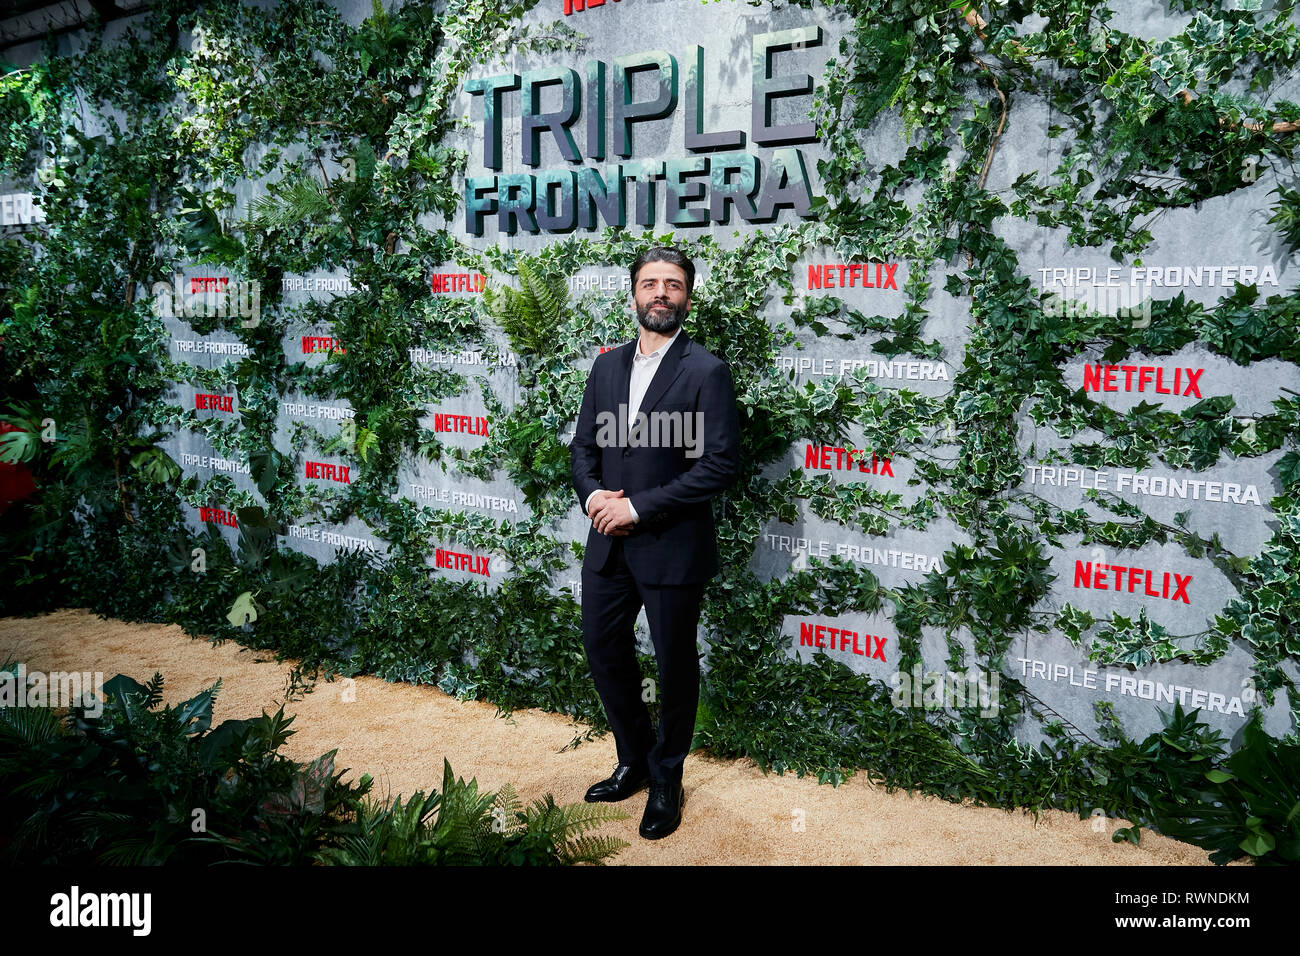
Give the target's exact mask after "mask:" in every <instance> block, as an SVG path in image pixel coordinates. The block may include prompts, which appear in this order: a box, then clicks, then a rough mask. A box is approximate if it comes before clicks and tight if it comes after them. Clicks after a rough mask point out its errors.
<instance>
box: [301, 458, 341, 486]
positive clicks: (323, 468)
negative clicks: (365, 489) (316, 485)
mask: <svg viewBox="0 0 1300 956" xmlns="http://www.w3.org/2000/svg"><path fill="white" fill-rule="evenodd" d="M306 471H307V477H308V478H320V479H322V480H324V481H337V482H339V483H340V484H344V485H350V484H352V479H351V478H349V477H348V466H347V465H331V464H330V463H329V462H325V461H308V462H306Z"/></svg>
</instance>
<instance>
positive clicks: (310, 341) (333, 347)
mask: <svg viewBox="0 0 1300 956" xmlns="http://www.w3.org/2000/svg"><path fill="white" fill-rule="evenodd" d="M347 351H348V350H347V349H345V348H344V347H343V346H342V345H340V344H339V341H338V339H336V338H333V337H332V336H328V335H304V336H303V337H302V354H303V355H313V354H315V353H316V352H338V353H339V354H340V355H346V354H347Z"/></svg>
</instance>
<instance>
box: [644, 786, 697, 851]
mask: <svg viewBox="0 0 1300 956" xmlns="http://www.w3.org/2000/svg"><path fill="white" fill-rule="evenodd" d="M685 803H686V791H684V790H683V789H682V785H681V784H680V783H678V782H677V781H676V780H651V781H650V799H649V800H647V801H646V804H645V815H644V816H643V817H641V835H642V836H643V837H645V838H646V839H647V840H659V839H662V838H663V837H666V836H668V834H670V833H672V832H673V831H674V830H676V829H677V828H678V827H679V826H681V824H682V807H683V806H684V805H685Z"/></svg>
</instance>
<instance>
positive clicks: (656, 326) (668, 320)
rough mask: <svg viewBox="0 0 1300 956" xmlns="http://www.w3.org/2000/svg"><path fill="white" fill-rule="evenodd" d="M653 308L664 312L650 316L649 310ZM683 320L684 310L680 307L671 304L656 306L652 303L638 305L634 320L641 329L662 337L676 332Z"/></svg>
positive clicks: (684, 316)
mask: <svg viewBox="0 0 1300 956" xmlns="http://www.w3.org/2000/svg"><path fill="white" fill-rule="evenodd" d="M653 308H659V309H663V310H664V311H663V312H662V313H660V314H659V315H652V314H651V312H650V310H651V309H653ZM685 318H686V309H685V307H682V306H675V305H671V304H668V305H664V304H660V305H658V306H656V305H655V304H654V303H649V304H647V305H645V306H639V305H638V306H637V308H636V320H637V321H638V322H640V323H641V326H642V328H646V329H649V330H650V331H651V332H659V333H661V334H664V335H671V334H672V333H673V332H676V331H677V329H678V327H679V326H681V324H682V320H683V319H685Z"/></svg>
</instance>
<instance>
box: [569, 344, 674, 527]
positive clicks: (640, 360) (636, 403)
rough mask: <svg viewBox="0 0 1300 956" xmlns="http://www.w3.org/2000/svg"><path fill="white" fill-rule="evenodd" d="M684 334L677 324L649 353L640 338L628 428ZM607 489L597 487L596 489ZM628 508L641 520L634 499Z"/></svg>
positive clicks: (588, 508)
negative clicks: (663, 359)
mask: <svg viewBox="0 0 1300 956" xmlns="http://www.w3.org/2000/svg"><path fill="white" fill-rule="evenodd" d="M681 334H682V327H681V326H680V325H679V326H677V331H676V332H674V333H673V337H672V338H671V339H669V340H668V341H667V342H665V343H664V344H663V345H661V346H659V348H657V349H655V350H654V351H653V352H651V353H650V354H649V355H646V354H644V353H643V352H642V351H641V341H640V339H639V338H638V340H637V344H636V351H635V352H633V353H632V378H631V380H630V381H629V382H628V390H627V392H628V394H627V422H628V430H629V431H631V429H632V424H633V423H634V422H635V421H636V413H637V412H639V411H640V410H641V402H642V401H644V399H645V393H646V392H647V391H648V390H649V389H650V383H651V382H652V381H654V377H655V372H657V371H659V365H660V359H662V358H663V357H664V355H665V354H666V353H667V352H668V350H669V349H670V348H672V347H673V343H674V342H676V341H677V336H679V335H681ZM603 490H605V489H601V488H597V489H596V491H603ZM596 491H593V492H592V493H591V494H589V495H587V500H586V502H585V503H584V504H583V509H584V510H585V511H587V513H588V514H590V513H591V499H592V498H594V497H595V496H596ZM627 510H628V511H630V512H631V513H632V520H633V521H634V522H635V521H640V520H641V518H640V516H639V515H638V514H637V513H636V509H635V508H633V507H632V499H631V498H629V499H627Z"/></svg>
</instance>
